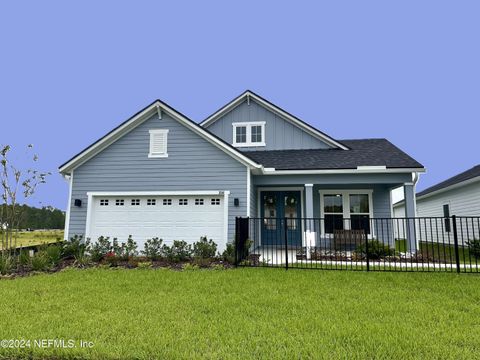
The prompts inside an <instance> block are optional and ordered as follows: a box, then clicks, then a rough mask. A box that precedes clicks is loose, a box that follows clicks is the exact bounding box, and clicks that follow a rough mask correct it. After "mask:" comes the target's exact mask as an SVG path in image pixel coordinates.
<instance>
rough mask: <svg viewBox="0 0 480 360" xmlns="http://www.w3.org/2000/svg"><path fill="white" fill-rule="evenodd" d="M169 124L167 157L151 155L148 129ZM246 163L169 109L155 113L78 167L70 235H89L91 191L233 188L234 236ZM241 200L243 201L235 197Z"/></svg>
mask: <svg viewBox="0 0 480 360" xmlns="http://www.w3.org/2000/svg"><path fill="white" fill-rule="evenodd" d="M150 129H169V133H168V158H148V153H149V141H150V140H149V139H150V138H149V130H150ZM246 174H247V170H246V166H245V165H243V164H241V163H239V162H238V161H237V160H235V159H233V158H232V157H231V156H229V155H227V154H226V153H225V152H223V151H222V150H220V149H218V148H217V147H215V146H214V145H212V144H211V143H209V142H208V141H206V140H204V139H203V138H201V137H200V136H198V135H197V134H196V133H194V132H193V131H191V130H190V129H188V128H186V127H184V126H183V125H182V124H180V123H179V122H177V121H175V120H173V119H172V118H171V117H169V116H168V115H167V114H165V113H164V114H163V116H162V119H161V120H159V119H158V117H157V116H156V115H155V116H152V117H151V118H149V119H147V120H146V121H144V122H143V123H142V124H140V125H139V126H137V127H136V128H135V129H133V130H132V131H131V132H129V133H128V134H126V135H124V136H123V137H122V138H120V139H118V140H117V141H116V142H114V143H113V144H112V145H110V146H109V147H107V148H106V149H104V150H103V151H102V152H100V153H99V154H97V155H96V156H94V157H93V158H91V159H90V160H88V161H87V162H86V163H84V164H82V165H80V166H79V167H78V168H76V169H75V170H74V174H73V188H72V199H81V200H82V203H83V205H82V207H80V208H78V207H75V206H73V200H72V202H71V203H72V205H71V207H70V226H69V236H72V235H74V234H84V233H85V226H86V215H87V192H89V191H181V190H183V191H191V190H228V191H230V196H229V240H232V239H233V236H234V226H235V217H236V216H245V215H246V192H247V176H246ZM234 198H239V199H240V206H238V207H235V206H234V205H233V199H234Z"/></svg>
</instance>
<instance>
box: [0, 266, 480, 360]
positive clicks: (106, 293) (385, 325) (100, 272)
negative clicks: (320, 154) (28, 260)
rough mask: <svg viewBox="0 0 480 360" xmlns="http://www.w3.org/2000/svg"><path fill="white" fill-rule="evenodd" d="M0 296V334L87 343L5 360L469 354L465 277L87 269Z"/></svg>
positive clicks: (473, 354)
mask: <svg viewBox="0 0 480 360" xmlns="http://www.w3.org/2000/svg"><path fill="white" fill-rule="evenodd" d="M0 294H1V296H0V308H1V311H2V317H1V326H0V339H30V340H32V341H33V339H58V338H62V339H67V340H68V339H74V340H75V341H77V344H78V341H80V340H85V341H93V342H94V344H95V345H94V347H93V348H91V349H80V348H74V349H63V350H58V349H57V350H55V349H51V348H50V349H39V348H35V349H31V350H25V349H24V350H21V351H19V350H6V349H3V350H2V349H0V358H1V357H2V356H3V358H6V359H10V358H12V357H13V356H15V355H17V356H23V357H25V358H27V357H38V358H44V357H52V356H59V357H60V356H61V357H62V358H63V357H66V356H69V357H77V358H96V359H108V358H112V359H120V358H124V359H129V358H132V359H133V358H135V359H152V358H159V359H177V358H178V359H187V358H188V359H190V358H194V359H195V358H208V359H212V358H213V359H229V358H232V359H248V358H265V359H274V358H285V359H298V358H349V359H350V358H357V359H366V358H374V357H375V358H402V359H408V358H422V359H423V358H430V359H438V358H442V359H448V358H449V359H459V358H478V357H479V356H480V355H479V354H480V326H479V324H480V322H479V319H480V306H479V303H480V277H479V276H476V275H455V274H422V273H409V274H402V273H366V272H347V271H314V270H289V271H285V270H282V269H249V268H244V269H233V270H225V271H214V270H197V271H183V272H180V271H173V270H165V269H162V270H139V269H136V270H123V269H122V270H110V269H90V270H66V271H63V272H60V273H55V274H50V275H36V276H31V277H25V278H18V279H15V280H0ZM32 346H33V344H32Z"/></svg>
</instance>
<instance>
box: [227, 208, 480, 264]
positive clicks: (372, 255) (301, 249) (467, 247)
mask: <svg viewBox="0 0 480 360" xmlns="http://www.w3.org/2000/svg"><path fill="white" fill-rule="evenodd" d="M479 262H480V217H457V216H452V217H446V218H443V217H419V218H370V217H368V216H364V217H361V218H359V217H356V218H352V219H345V218H341V217H338V216H330V217H325V218H242V217H238V218H237V219H236V236H235V264H236V265H237V266H254V267H264V266H265V267H282V268H286V269H288V268H301V269H336V270H362V271H364V270H366V271H440V272H459V273H460V272H465V273H478V272H480V264H479Z"/></svg>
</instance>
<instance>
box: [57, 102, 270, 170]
mask: <svg viewBox="0 0 480 360" xmlns="http://www.w3.org/2000/svg"><path fill="white" fill-rule="evenodd" d="M159 107H160V108H161V109H162V111H163V113H168V114H169V115H170V116H172V117H173V118H174V119H176V120H178V121H179V122H180V123H182V124H183V125H185V127H187V128H189V129H190V130H192V131H194V132H195V133H197V134H198V135H199V136H201V137H202V138H204V139H205V140H207V141H209V142H210V143H212V144H213V145H215V146H216V147H218V148H219V149H221V150H222V151H224V152H225V153H227V154H229V155H230V156H232V157H233V158H235V159H237V160H238V161H240V162H241V163H242V164H244V165H246V166H250V167H252V168H260V167H261V165H259V164H257V163H256V162H254V161H253V160H251V159H249V158H248V157H246V156H245V155H243V154H242V153H241V152H239V151H237V150H235V149H233V148H231V147H230V146H228V145H226V144H224V143H223V142H222V141H220V140H218V139H217V138H216V137H214V136H213V135H212V134H210V133H209V132H208V131H207V130H205V129H203V128H201V127H199V126H195V125H194V124H193V123H192V122H191V121H190V120H189V119H187V118H185V117H184V116H183V115H181V114H180V113H178V112H176V111H175V110H174V109H170V108H169V107H166V106H165V105H164V104H162V103H161V102H159V101H156V102H154V103H153V104H152V105H150V106H149V107H147V108H146V109H145V110H143V111H141V112H140V113H138V114H137V115H135V116H134V117H133V118H131V119H130V120H129V121H127V122H126V123H125V124H123V125H122V126H120V127H119V128H118V129H116V130H114V131H113V132H112V133H111V134H109V135H107V136H105V137H104V138H103V139H101V140H100V141H98V142H97V143H95V144H94V145H92V146H91V147H90V148H87V149H86V150H84V151H83V152H81V153H80V154H79V155H77V156H76V157H74V158H73V159H72V160H70V161H69V162H68V163H66V164H65V165H63V166H62V167H61V168H60V169H59V171H60V173H62V174H64V173H67V172H69V171H70V170H72V169H75V168H76V167H78V166H80V165H81V164H83V163H85V162H86V161H87V160H89V159H91V158H92V157H93V156H95V155H96V154H98V153H99V152H100V151H102V150H103V149H105V148H106V147H108V146H109V145H110V144H112V143H113V142H115V141H116V140H118V139H119V138H120V137H122V136H123V135H125V134H126V133H128V132H129V131H131V130H133V129H134V128H135V127H136V126H138V125H140V124H141V123H142V122H143V121H145V120H147V119H148V118H149V116H151V115H152V114H154V113H156V112H158V108H159Z"/></svg>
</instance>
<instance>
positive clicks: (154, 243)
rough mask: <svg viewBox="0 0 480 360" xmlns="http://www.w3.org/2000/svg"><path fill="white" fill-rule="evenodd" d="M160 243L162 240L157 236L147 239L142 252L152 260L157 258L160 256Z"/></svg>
mask: <svg viewBox="0 0 480 360" xmlns="http://www.w3.org/2000/svg"><path fill="white" fill-rule="evenodd" d="M162 243H163V240H162V239H159V238H158V237H154V238H152V239H148V240H147V241H146V242H145V246H144V250H143V251H142V253H143V254H144V255H145V256H146V257H148V258H150V259H152V260H158V259H159V258H160V257H161V256H162Z"/></svg>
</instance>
